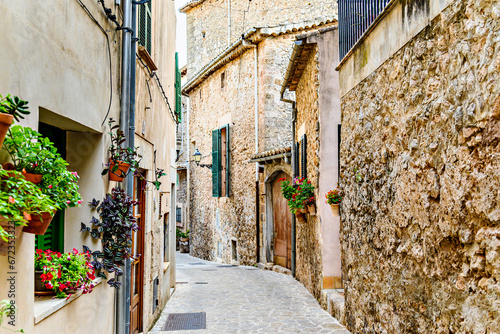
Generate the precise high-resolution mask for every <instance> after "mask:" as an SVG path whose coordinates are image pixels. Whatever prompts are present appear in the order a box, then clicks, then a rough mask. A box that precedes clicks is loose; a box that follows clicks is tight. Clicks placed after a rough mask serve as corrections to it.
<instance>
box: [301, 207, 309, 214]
mask: <svg viewBox="0 0 500 334" xmlns="http://www.w3.org/2000/svg"><path fill="white" fill-rule="evenodd" d="M299 212H300V213H307V212H308V211H307V208H303V209H299Z"/></svg>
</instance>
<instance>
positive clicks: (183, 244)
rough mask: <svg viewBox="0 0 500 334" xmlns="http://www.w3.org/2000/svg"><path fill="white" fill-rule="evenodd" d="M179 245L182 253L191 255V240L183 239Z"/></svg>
mask: <svg viewBox="0 0 500 334" xmlns="http://www.w3.org/2000/svg"><path fill="white" fill-rule="evenodd" d="M179 244H180V251H181V253H189V238H181V241H180V243H179Z"/></svg>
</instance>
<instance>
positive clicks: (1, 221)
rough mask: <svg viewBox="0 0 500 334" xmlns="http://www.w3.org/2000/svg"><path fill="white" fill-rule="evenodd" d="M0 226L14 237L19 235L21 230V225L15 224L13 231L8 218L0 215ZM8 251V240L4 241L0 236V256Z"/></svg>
mask: <svg viewBox="0 0 500 334" xmlns="http://www.w3.org/2000/svg"><path fill="white" fill-rule="evenodd" d="M0 226H1V227H2V228H3V229H4V231H6V232H7V233H9V234H10V235H13V236H14V237H15V238H16V239H17V238H18V237H19V236H20V235H21V232H22V230H23V227H22V226H16V227H15V228H14V232H13V231H12V227H11V226H12V225H11V224H10V223H9V219H8V218H5V217H3V216H0ZM9 240H12V239H9ZM8 252H9V241H5V240H3V239H2V238H0V256H5V255H7V254H8Z"/></svg>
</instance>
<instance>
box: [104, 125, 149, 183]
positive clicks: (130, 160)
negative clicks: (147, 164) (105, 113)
mask: <svg viewBox="0 0 500 334" xmlns="http://www.w3.org/2000/svg"><path fill="white" fill-rule="evenodd" d="M115 122H116V121H115V120H114V119H112V118H110V119H109V121H108V125H109V128H110V130H109V132H108V134H109V135H110V137H111V146H110V148H109V159H110V165H109V166H108V168H105V169H104V170H103V171H102V175H106V174H107V173H108V172H111V173H114V174H115V175H117V176H120V177H125V176H127V175H128V174H129V173H131V172H132V173H133V172H135V171H136V170H138V169H139V162H140V160H141V156H140V155H139V154H138V153H137V149H138V147H135V148H131V147H123V144H125V142H126V138H125V133H124V132H123V131H122V130H120V126H119V125H117V124H114V123H115ZM120 162H124V163H127V164H130V169H129V170H128V171H127V173H123V172H122V171H121V170H120V169H119V166H118V163H120ZM113 163H114V165H113V166H112V164H113Z"/></svg>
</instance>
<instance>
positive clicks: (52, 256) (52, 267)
mask: <svg viewBox="0 0 500 334" xmlns="http://www.w3.org/2000/svg"><path fill="white" fill-rule="evenodd" d="M35 271H42V272H43V273H42V274H41V279H42V283H43V284H44V285H45V288H46V289H49V290H53V291H54V292H55V293H56V296H57V298H65V297H69V296H71V293H69V295H68V290H82V292H83V293H90V292H92V289H93V288H94V283H93V280H94V279H95V270H94V267H93V266H92V264H91V263H90V253H89V252H85V253H80V252H79V251H78V250H77V249H76V248H73V251H72V252H68V253H63V254H61V253H59V252H53V251H51V250H45V251H44V250H41V249H37V250H36V251H35Z"/></svg>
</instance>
